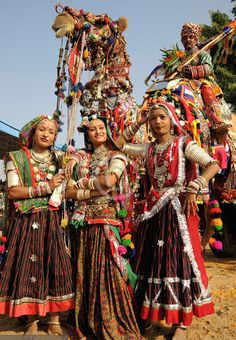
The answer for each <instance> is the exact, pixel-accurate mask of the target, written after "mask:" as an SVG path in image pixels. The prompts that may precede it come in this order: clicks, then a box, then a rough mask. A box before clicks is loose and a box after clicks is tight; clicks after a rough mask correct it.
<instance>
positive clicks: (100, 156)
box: [90, 145, 108, 175]
mask: <svg viewBox="0 0 236 340" xmlns="http://www.w3.org/2000/svg"><path fill="white" fill-rule="evenodd" d="M107 153H108V149H107V148H106V147H105V146H103V145H102V146H100V147H99V148H97V149H95V150H94V152H93V154H92V156H91V163H90V169H91V172H92V174H93V175H98V172H100V167H101V166H103V165H104V164H106V162H107V158H106V155H107Z"/></svg>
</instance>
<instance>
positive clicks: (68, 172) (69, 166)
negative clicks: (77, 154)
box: [65, 159, 76, 180]
mask: <svg viewBox="0 0 236 340" xmlns="http://www.w3.org/2000/svg"><path fill="white" fill-rule="evenodd" d="M75 164H76V160H75V159H70V160H69V161H68V163H67V164H66V168H65V175H66V179H67V180H69V179H70V178H71V176H72V173H73V169H74V166H75Z"/></svg>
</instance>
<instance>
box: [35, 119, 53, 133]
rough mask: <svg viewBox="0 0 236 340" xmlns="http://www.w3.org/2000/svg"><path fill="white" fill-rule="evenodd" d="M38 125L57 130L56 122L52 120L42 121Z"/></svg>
mask: <svg viewBox="0 0 236 340" xmlns="http://www.w3.org/2000/svg"><path fill="white" fill-rule="evenodd" d="M37 127H44V128H45V129H53V130H55V131H56V126H55V123H54V122H53V121H50V120H45V121H42V122H40V123H39V124H38V126H37Z"/></svg>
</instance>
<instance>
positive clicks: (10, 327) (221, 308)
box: [0, 250, 236, 340]
mask: <svg viewBox="0 0 236 340" xmlns="http://www.w3.org/2000/svg"><path fill="white" fill-rule="evenodd" d="M205 261H206V262H205V264H206V268H207V272H208V276H209V280H210V287H211V292H212V296H213V300H214V303H215V314H214V315H212V316H208V317H205V318H203V319H197V318H195V319H194V321H193V324H192V326H191V327H190V328H189V329H188V331H187V339H188V340H197V339H199V340H200V339H201V340H203V339H204V340H208V339H209V340H210V339H218V340H233V339H236V258H227V259H219V258H216V257H214V255H213V254H212V253H211V251H210V250H207V251H206V253H205ZM39 329H40V331H39V334H40V335H41V337H38V338H39V339H40V338H42V340H43V338H45V335H46V327H45V324H43V322H42V323H41V325H40V327H39ZM171 331H172V330H171V328H170V327H169V326H167V325H165V324H164V323H163V325H162V328H161V329H158V328H157V327H155V326H153V327H152V328H151V329H149V330H148V331H147V332H146V334H145V338H146V339H171ZM23 332H24V325H22V324H21V323H20V322H19V321H18V320H17V319H8V318H6V317H1V319H0V339H4V338H5V339H6V340H7V338H8V337H5V336H4V335H10V334H12V335H13V334H14V335H19V336H20V337H19V338H22V337H21V335H22V334H23ZM43 335H44V336H43ZM52 338H53V339H60V338H61V339H62V337H54V336H53V337H47V339H52ZM31 339H32V338H31ZM9 340H10V339H9Z"/></svg>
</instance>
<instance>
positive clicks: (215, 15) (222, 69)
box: [202, 0, 236, 109]
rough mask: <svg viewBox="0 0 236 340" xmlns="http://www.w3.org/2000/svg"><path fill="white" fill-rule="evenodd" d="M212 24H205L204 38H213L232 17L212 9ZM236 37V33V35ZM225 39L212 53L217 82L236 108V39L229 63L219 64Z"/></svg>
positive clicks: (235, 12) (235, 13) (235, 6)
mask: <svg viewBox="0 0 236 340" xmlns="http://www.w3.org/2000/svg"><path fill="white" fill-rule="evenodd" d="M231 2H232V4H233V8H232V14H233V16H234V18H235V19H236V0H231ZM210 16H211V25H210V26H208V25H203V36H202V38H203V40H204V39H208V38H211V37H213V36H215V35H217V34H219V33H220V32H222V28H223V27H225V26H226V25H227V24H228V23H229V21H230V19H232V18H229V16H228V15H227V14H225V13H222V12H220V11H211V12H210ZM235 39H236V35H235ZM223 45H224V41H221V42H219V43H218V44H217V45H216V46H214V47H213V48H212V49H211V55H212V58H213V62H214V68H215V75H216V77H217V82H218V84H219V85H220V87H221V88H222V90H223V92H224V98H225V100H226V102H227V103H228V104H231V105H232V108H233V109H236V40H235V41H234V47H233V48H234V53H233V54H231V55H228V58H227V64H225V65H223V64H219V63H218V60H219V56H220V54H221V52H222V49H223Z"/></svg>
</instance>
